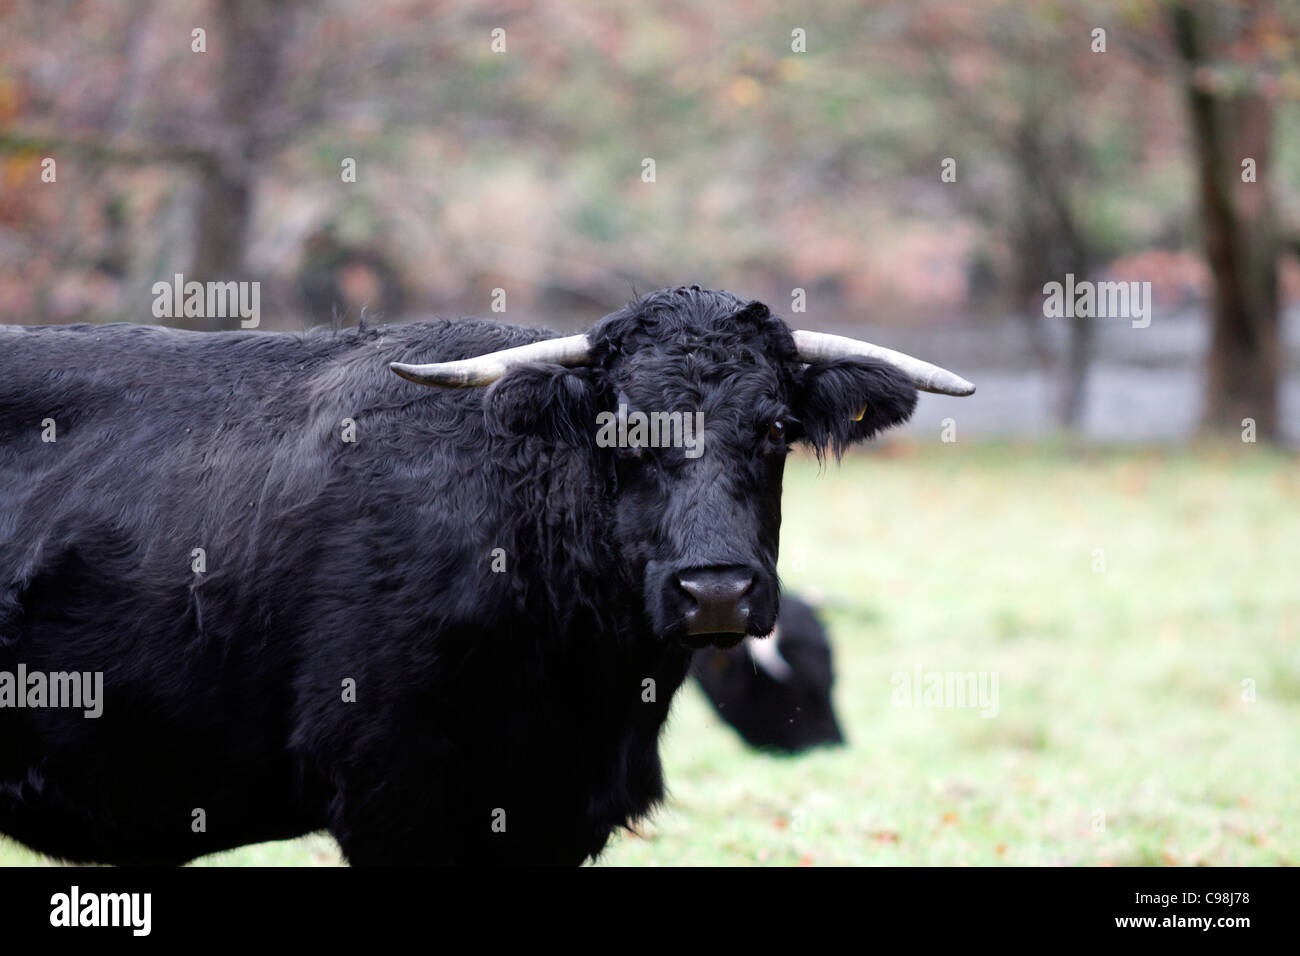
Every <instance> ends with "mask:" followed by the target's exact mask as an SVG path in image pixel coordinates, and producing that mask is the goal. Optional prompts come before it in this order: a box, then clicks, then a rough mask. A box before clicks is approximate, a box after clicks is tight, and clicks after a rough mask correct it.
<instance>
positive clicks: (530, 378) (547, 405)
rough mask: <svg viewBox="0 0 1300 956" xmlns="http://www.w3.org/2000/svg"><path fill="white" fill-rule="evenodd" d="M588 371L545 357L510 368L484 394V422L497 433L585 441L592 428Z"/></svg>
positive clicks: (593, 402)
mask: <svg viewBox="0 0 1300 956" xmlns="http://www.w3.org/2000/svg"><path fill="white" fill-rule="evenodd" d="M587 375H588V373H586V372H584V371H575V370H572V369H567V368H563V367H561V366H559V365H548V364H545V363H531V364H528V365H520V366H518V367H517V368H513V369H511V370H510V371H509V372H508V373H506V374H505V375H503V376H502V377H501V378H500V379H499V380H497V382H495V383H494V384H493V385H492V386H491V387H490V388H489V389H488V390H487V394H486V395H485V396H484V398H483V405H484V409H485V411H486V413H487V418H488V425H489V427H490V428H492V429H493V430H494V431H496V432H497V434H501V435H536V436H541V437H547V438H550V439H552V440H555V441H561V442H564V443H565V444H568V445H574V446H579V445H590V444H591V443H592V441H593V440H594V436H595V434H596V400H595V389H594V388H593V387H592V385H591V383H590V382H589V381H588V380H587Z"/></svg>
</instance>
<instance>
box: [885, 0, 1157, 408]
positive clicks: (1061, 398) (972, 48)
mask: <svg viewBox="0 0 1300 956" xmlns="http://www.w3.org/2000/svg"><path fill="white" fill-rule="evenodd" d="M1106 22H1109V19H1108V18H1107V17H1106V16H1105V15H1104V12H1102V11H1100V10H1098V9H1097V5H1096V4H1066V3H1057V2H1048V3H1044V2H1025V0H997V2H993V3H989V4H986V5H984V6H983V7H981V8H971V7H961V6H956V5H950V4H943V3H932V2H931V3H918V4H915V5H913V6H911V7H910V8H909V20H908V22H907V26H906V31H905V36H906V39H907V41H908V57H907V60H910V61H911V62H913V63H916V64H923V65H924V66H925V68H926V72H925V73H918V80H919V81H920V82H921V83H923V84H925V86H926V87H928V90H929V96H930V97H931V98H933V99H934V101H935V102H936V103H937V104H938V105H939V108H940V110H941V112H942V122H941V123H940V124H939V125H938V127H937V134H936V135H934V136H932V137H927V138H926V139H927V140H930V139H932V140H933V148H934V149H935V150H938V151H939V152H940V154H941V155H953V154H960V155H961V157H962V158H963V161H962V164H961V165H962V167H963V169H964V174H963V175H964V178H962V179H959V180H958V181H959V183H960V186H959V187H958V188H956V189H953V190H949V195H951V196H952V197H954V200H955V202H956V203H957V205H958V206H959V208H962V209H964V210H965V211H966V212H967V213H968V214H972V215H973V216H975V217H976V219H977V220H978V221H979V222H980V223H982V224H983V225H984V226H985V228H986V229H988V230H990V231H991V232H992V233H993V234H995V235H996V236H997V237H999V238H1000V239H1001V240H1003V241H1004V242H1005V243H1006V246H1007V247H1008V249H1009V251H1010V253H1011V260H1012V261H1011V269H1012V272H1013V275H1012V277H1011V291H1012V294H1013V297H1014V299H1015V300H1016V304H1017V306H1019V307H1020V308H1022V309H1023V310H1024V311H1023V314H1024V316H1025V318H1026V321H1027V323H1028V324H1027V328H1028V331H1029V335H1030V342H1031V348H1032V350H1033V352H1034V354H1035V355H1036V356H1037V357H1038V359H1039V361H1040V362H1041V363H1042V364H1043V365H1044V366H1049V367H1050V366H1051V365H1053V364H1055V368H1056V375H1057V388H1058V393H1057V403H1056V420H1057V422H1058V424H1059V425H1061V426H1062V427H1064V428H1067V429H1073V428H1075V427H1077V426H1078V424H1079V420H1080V417H1081V416H1082V413H1083V409H1084V407H1085V399H1086V395H1085V389H1086V384H1087V377H1088V369H1089V365H1090V362H1091V359H1092V356H1093V351H1094V341H1095V338H1096V319H1094V318H1089V317H1083V316H1075V317H1072V318H1069V319H1067V320H1066V321H1067V323H1068V325H1067V333H1066V338H1065V344H1064V347H1063V349H1062V352H1061V354H1060V355H1058V356H1055V357H1053V355H1052V354H1051V350H1050V348H1049V347H1048V345H1047V342H1046V339H1045V336H1044V334H1043V328H1042V319H1043V301H1044V297H1043V286H1044V284H1045V283H1047V282H1050V281H1057V282H1061V281H1063V280H1064V278H1065V275H1066V274H1067V273H1072V274H1073V275H1074V276H1075V277H1076V278H1077V279H1080V280H1081V279H1085V278H1088V277H1090V276H1091V274H1092V272H1093V270H1094V269H1096V268H1097V267H1098V266H1099V265H1100V264H1101V263H1102V262H1103V261H1104V260H1105V259H1106V258H1107V257H1109V256H1111V255H1114V254H1115V253H1116V252H1117V251H1118V249H1119V244H1118V243H1117V242H1116V241H1115V240H1116V236H1115V235H1114V232H1113V228H1112V225H1111V224H1110V223H1109V222H1107V221H1106V220H1105V218H1104V216H1102V215H1099V214H1098V212H1097V210H1099V209H1102V208H1104V202H1103V201H1102V197H1103V195H1104V194H1105V192H1106V191H1107V190H1108V189H1110V188H1112V185H1113V181H1114V177H1115V176H1116V175H1117V174H1121V175H1122V174H1123V173H1121V172H1119V171H1120V170H1121V168H1122V166H1123V164H1126V163H1131V162H1132V160H1133V153H1134V150H1133V149H1132V146H1131V143H1120V144H1118V145H1117V143H1116V141H1115V139H1116V138H1115V137H1114V136H1113V135H1112V133H1111V129H1110V128H1108V127H1111V126H1114V125H1117V124H1118V123H1119V122H1120V121H1122V122H1123V123H1125V124H1130V125H1134V126H1140V119H1139V117H1137V116H1136V115H1134V114H1133V112H1130V111H1128V110H1127V109H1126V108H1125V107H1124V106H1123V105H1122V104H1123V103H1124V97H1123V96H1122V95H1121V96H1117V95H1116V91H1117V88H1118V87H1120V86H1122V85H1124V84H1125V83H1126V82H1131V81H1132V80H1133V70H1132V69H1131V68H1130V65H1129V64H1128V63H1127V62H1126V60H1125V55H1124V54H1123V53H1121V52H1116V51H1114V50H1110V49H1107V48H1105V47H1102V48H1101V49H1096V48H1095V43H1094V37H1093V33H1092V31H1093V30H1094V29H1095V28H1096V26H1097V25H1098V24H1099V23H1106ZM900 66H903V67H906V61H904V63H902V64H900ZM913 71H914V72H915V67H914V68H913ZM1116 103H1118V104H1121V106H1120V108H1119V109H1118V110H1116V109H1115V108H1114V107H1113V106H1110V107H1108V104H1116ZM1126 172H1127V173H1128V175H1130V176H1131V175H1132V170H1131V167H1130V169H1128V170H1127V171H1126Z"/></svg>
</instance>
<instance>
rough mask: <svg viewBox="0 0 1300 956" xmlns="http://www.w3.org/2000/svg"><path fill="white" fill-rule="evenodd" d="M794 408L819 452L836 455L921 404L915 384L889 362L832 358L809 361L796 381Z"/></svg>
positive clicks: (896, 422)
mask: <svg viewBox="0 0 1300 956" xmlns="http://www.w3.org/2000/svg"><path fill="white" fill-rule="evenodd" d="M795 389H796V395H795V410H796V414H797V415H798V416H799V418H800V420H801V421H802V422H803V430H804V435H803V437H804V440H805V441H807V442H808V443H809V444H810V445H812V446H813V448H814V449H816V451H817V456H818V457H819V458H820V457H821V456H822V455H824V454H825V453H826V452H827V451H830V452H832V453H833V454H834V455H835V457H837V458H838V457H839V456H840V455H842V454H843V453H844V449H845V448H847V447H848V446H849V445H851V444H853V443H854V442H859V441H865V440H866V439H868V438H870V437H871V436H873V435H874V434H876V432H878V431H880V430H881V429H884V428H890V427H891V426H894V425H901V424H902V423H903V422H905V421H907V420H908V419H909V418H911V417H912V412H913V411H914V410H915V409H916V386H915V385H913V384H912V381H911V379H909V378H908V377H907V375H906V374H905V373H904V372H902V371H900V370H899V369H897V368H895V367H894V366H892V365H889V364H887V363H885V362H879V361H876V360H875V359H868V358H843V359H833V360H831V361H829V362H817V363H814V364H812V365H809V366H808V367H807V368H805V369H804V370H803V372H802V373H800V375H799V376H798V378H797V379H796V382H795Z"/></svg>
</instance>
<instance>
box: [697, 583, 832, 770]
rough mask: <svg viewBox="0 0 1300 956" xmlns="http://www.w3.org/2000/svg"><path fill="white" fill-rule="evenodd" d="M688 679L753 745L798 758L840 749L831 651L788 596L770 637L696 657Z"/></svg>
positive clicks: (801, 605)
mask: <svg viewBox="0 0 1300 956" xmlns="http://www.w3.org/2000/svg"><path fill="white" fill-rule="evenodd" d="M691 673H692V674H693V675H694V676H695V679H696V680H698V681H699V682H700V686H701V687H703V688H704V693H705V694H707V695H708V698H709V702H710V703H711V704H713V707H714V709H715V710H716V711H717V712H718V715H719V716H720V717H721V718H722V719H723V720H725V721H726V722H727V723H729V724H731V726H732V727H734V728H735V729H736V731H737V732H738V733H739V734H740V736H741V737H743V738H744V740H745V742H746V743H747V744H749V745H750V746H751V747H759V748H763V749H770V750H776V751H783V752H785V753H799V752H800V751H802V750H807V749H809V748H810V747H816V746H819V745H823V744H842V743H844V734H843V732H841V730H840V724H839V721H838V720H836V719H835V707H834V705H833V704H832V703H831V685H832V683H833V682H834V671H833V668H832V665H831V645H830V642H829V641H828V640H827V637H826V629H825V627H823V626H822V622H821V620H820V619H819V618H818V617H817V612H816V611H814V610H813V608H812V607H811V606H810V605H809V604H807V603H805V602H804V601H801V600H800V599H799V598H796V597H794V596H793V595H791V594H784V595H782V597H781V614H780V617H779V618H778V620H777V625H776V629H775V631H773V633H772V635H771V636H770V637H762V638H759V637H747V638H746V639H745V640H744V641H742V642H741V643H740V644H737V645H736V646H735V647H730V648H722V647H713V648H706V649H705V650H702V651H699V652H697V653H696V655H695V660H694V661H693V662H692V665H691Z"/></svg>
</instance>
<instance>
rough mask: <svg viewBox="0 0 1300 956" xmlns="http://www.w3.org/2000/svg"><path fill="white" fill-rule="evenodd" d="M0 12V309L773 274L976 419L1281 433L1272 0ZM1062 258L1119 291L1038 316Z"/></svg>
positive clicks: (1299, 405)
mask: <svg viewBox="0 0 1300 956" xmlns="http://www.w3.org/2000/svg"><path fill="white" fill-rule="evenodd" d="M0 11H3V17H4V26H5V29H4V31H3V36H2V38H0V182H2V183H3V199H0V318H3V320H4V321H6V322H42V323H63V322H78V321H92V322H101V321H109V320H126V321H150V320H151V317H150V313H149V306H150V304H151V302H152V295H151V293H150V288H151V286H152V284H153V283H154V282H156V281H158V280H160V279H170V278H171V276H173V275H174V274H176V273H182V274H184V276H185V277H186V279H187V280H197V281H207V280H209V279H221V280H226V279H255V280H259V281H261V282H262V283H263V286H262V314H263V316H264V320H263V323H264V325H263V327H269V328H287V329H298V328H303V327H306V326H309V325H314V324H325V323H330V322H342V323H355V322H356V321H357V318H358V316H359V314H360V312H361V309H362V308H363V307H364V308H366V309H367V311H368V312H369V313H380V314H382V315H383V317H384V318H385V319H386V320H389V321H402V320H408V319H415V318H422V317H427V316H430V315H441V316H451V317H454V316H458V315H461V314H476V315H488V314H494V313H492V312H491V308H492V305H493V301H494V300H493V290H494V289H502V290H504V292H505V311H504V313H503V314H499V317H502V318H505V319H507V320H512V321H518V322H538V321H540V322H543V323H545V324H548V325H551V326H553V327H556V328H559V329H568V328H571V327H577V326H581V325H584V324H586V323H589V322H591V321H592V320H593V319H595V318H598V317H599V316H601V315H603V314H605V313H607V312H609V311H611V310H612V309H614V308H616V307H618V306H619V305H621V304H623V303H624V302H625V301H626V300H627V299H629V298H630V297H631V296H632V295H633V290H637V291H642V292H643V291H647V290H650V289H654V288H658V287H662V286H666V285H678V284H683V283H686V284H689V283H699V284H701V285H704V286H706V287H714V288H727V289H730V290H733V291H735V292H737V293H739V294H741V295H742V296H746V297H752V298H759V299H762V300H763V301H766V302H767V303H768V304H769V305H771V306H772V307H773V308H774V310H775V311H777V312H778V313H780V314H783V315H788V316H790V317H792V318H793V317H794V316H793V314H792V311H791V309H792V304H793V296H794V292H793V290H795V289H801V290H804V294H805V298H804V301H805V303H806V310H807V312H806V318H801V319H800V321H801V322H804V323H805V324H810V325H812V326H815V327H824V328H833V329H840V330H843V331H847V332H850V333H855V334H863V335H870V336H873V337H876V338H879V339H881V340H883V341H885V342H886V343H888V344H891V345H894V346H895V347H901V348H904V349H909V348H913V349H916V350H919V351H922V352H923V353H925V354H926V356H927V357H930V358H935V359H937V360H939V361H941V362H951V363H952V364H954V365H957V366H959V367H960V371H961V372H962V373H963V374H964V375H966V376H967V377H968V378H971V379H972V380H978V382H979V383H980V385H981V400H980V401H978V402H974V403H968V405H967V406H966V407H963V408H962V417H963V425H964V426H965V427H966V428H967V429H969V431H970V432H971V433H972V434H974V433H980V434H1007V435H1042V434H1045V433H1048V432H1052V431H1056V430H1060V429H1067V430H1070V431H1074V432H1078V433H1082V434H1084V435H1089V436H1093V437H1098V438H1103V439H1133V440H1142V439H1162V440H1178V439H1183V438H1186V437H1188V436H1189V435H1192V434H1194V433H1195V432H1196V431H1198V430H1199V429H1201V428H1202V427H1203V426H1210V427H1212V428H1221V429H1227V430H1230V431H1240V429H1241V427H1242V426H1241V419H1242V418H1246V417H1249V418H1253V419H1254V420H1255V421H1256V423H1257V427H1258V433H1259V434H1260V436H1262V437H1263V438H1266V439H1267V438H1270V437H1278V438H1282V439H1284V440H1286V441H1289V442H1296V441H1300V430H1298V429H1300V425H1297V421H1300V384H1298V383H1297V382H1296V381H1295V374H1294V372H1295V370H1296V368H1297V365H1300V359H1298V358H1297V356H1298V355H1300V325H1297V321H1298V320H1297V318H1296V306H1297V303H1298V302H1300V124H1298V123H1297V116H1298V115H1300V57H1297V43H1298V42H1300V5H1297V4H1295V3H1294V2H1280V0H1279V2H1273V0H1258V2H1256V0H1220V2H1214V3H1181V2H1179V3H1172V2H1160V0H1140V2H1136V0H1135V2H1096V3H1094V2H1074V0H1070V2H1055V0H1025V2H1003V0H981V2H978V3H963V4H952V3H936V2H906V3H843V2H821V3H812V4H809V5H807V6H805V7H803V8H802V10H801V11H800V12H798V13H795V12H792V11H791V9H790V7H789V5H788V4H784V3H776V2H762V0H756V2H744V3H734V4H713V3H703V2H660V0H654V2H649V0H645V2H643V0H630V2H626V3H620V4H602V3H597V2H581V0H578V2H575V0H562V2H561V0H556V2H551V0H540V2H537V0H528V2H523V0H520V2H509V0H506V2H437V0H432V2H431V0H419V2H414V0H409V2H404V0H372V2H366V3H360V2H348V0H319V2H269V0H267V2H264V0H209V2H186V0H173V2H168V3H159V2H151V0H119V2H111V3H110V2H59V0H42V2H39V3H38V2H14V0H3V2H0ZM196 29H198V30H202V31H203V33H202V36H201V38H197V39H196V37H195V36H194V34H193V31H194V30H196ZM493 31H504V32H503V33H495V34H494V32H493ZM1097 31H1102V32H1101V33H1098V32H1097ZM198 47H202V50H203V52H196V49H197V48H198ZM46 157H49V158H53V159H54V160H55V161H56V163H57V182H55V183H48V182H43V181H42V165H41V164H42V160H43V159H45V158H46ZM646 159H652V160H654V170H653V173H654V181H653V182H646V181H644V169H645V167H644V165H643V162H644V160H646ZM1245 159H1251V160H1253V173H1252V178H1253V180H1254V181H1253V182H1243V181H1242V179H1243V165H1242V163H1243V160H1245ZM347 160H351V161H353V162H354V164H355V176H354V177H353V178H354V179H355V181H344V180H345V170H344V164H345V161H347ZM945 160H951V161H952V164H951V166H950V167H949V175H948V176H947V177H944V176H943V173H944V168H945V167H944V161H945ZM945 178H946V179H948V180H949V181H944V180H945ZM953 180H955V181H953ZM1207 249H1208V250H1209V252H1210V255H1209V256H1207ZM1067 273H1070V274H1073V275H1074V276H1075V277H1076V279H1084V278H1087V279H1091V280H1100V281H1105V280H1125V281H1140V282H1150V283H1151V288H1152V293H1153V296H1154V299H1155V313H1154V316H1153V320H1152V323H1151V326H1150V327H1149V328H1145V329H1134V328H1132V327H1131V325H1130V324H1129V323H1126V322H1124V321H1122V320H1116V319H1110V320H1096V319H1094V320H1085V319H1079V320H1077V321H1074V322H1071V321H1070V320H1068V319H1049V318H1045V317H1044V308H1043V303H1044V295H1043V286H1044V284H1045V283H1047V282H1051V281H1057V282H1060V281H1063V280H1064V277H1065V275H1066V274H1067ZM498 307H500V306H499V303H498ZM918 425H919V426H924V427H925V428H927V429H928V428H930V425H931V423H928V422H920V423H918Z"/></svg>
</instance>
